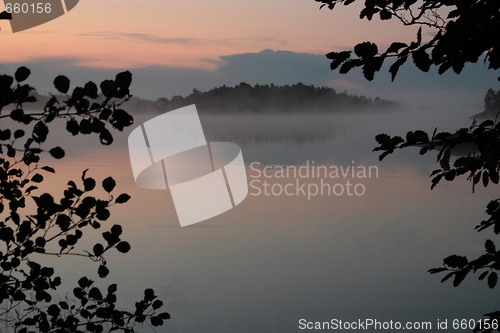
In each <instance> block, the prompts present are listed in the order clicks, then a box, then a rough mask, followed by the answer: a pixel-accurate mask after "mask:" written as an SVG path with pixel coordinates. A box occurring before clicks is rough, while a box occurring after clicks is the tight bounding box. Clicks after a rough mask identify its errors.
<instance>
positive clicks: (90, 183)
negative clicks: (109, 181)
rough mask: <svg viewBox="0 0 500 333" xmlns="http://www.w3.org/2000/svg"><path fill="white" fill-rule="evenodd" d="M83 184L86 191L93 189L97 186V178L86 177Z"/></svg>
mask: <svg viewBox="0 0 500 333" xmlns="http://www.w3.org/2000/svg"><path fill="white" fill-rule="evenodd" d="M83 186H84V187H85V191H86V192H89V191H92V190H93V189H94V188H95V180H94V179H93V178H86V179H85V180H84V181H83Z"/></svg>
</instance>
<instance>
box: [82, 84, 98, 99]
mask: <svg viewBox="0 0 500 333" xmlns="http://www.w3.org/2000/svg"><path fill="white" fill-rule="evenodd" d="M97 94H98V90H97V85H96V84H95V83H94V82H92V81H89V82H87V83H86V84H85V95H87V96H88V97H90V98H92V99H96V98H97Z"/></svg>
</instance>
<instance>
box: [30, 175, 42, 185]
mask: <svg viewBox="0 0 500 333" xmlns="http://www.w3.org/2000/svg"><path fill="white" fill-rule="evenodd" d="M31 181H33V182H35V183H41V182H42V181H43V176H42V175H41V174H39V173H37V174H36V175H34V176H33V177H31Z"/></svg>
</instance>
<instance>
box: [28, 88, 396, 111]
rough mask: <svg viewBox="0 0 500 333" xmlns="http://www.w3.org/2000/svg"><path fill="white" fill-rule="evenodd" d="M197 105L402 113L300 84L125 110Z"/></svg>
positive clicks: (131, 105)
mask: <svg viewBox="0 0 500 333" xmlns="http://www.w3.org/2000/svg"><path fill="white" fill-rule="evenodd" d="M34 95H35V97H36V99H37V100H38V102H37V103H35V104H34V105H29V106H27V108H28V109H31V108H39V107H40V106H42V105H45V103H46V102H47V101H48V99H49V98H50V96H43V95H39V94H37V93H36V92H35V94H34ZM191 104H196V107H197V109H198V112H200V113H224V114H239V113H261V114H270V113H318V112H321V113H333V112H341V111H352V112H356V111H387V110H391V111H394V110H396V111H399V110H401V107H400V105H399V103H397V102H393V101H388V100H385V99H381V98H379V97H376V98H374V99H372V98H371V97H365V96H356V95H348V94H347V92H341V93H338V92H337V91H335V89H332V88H329V87H315V86H313V85H305V84H302V83H297V84H294V85H284V86H276V85H274V84H271V85H259V84H256V85H255V86H251V85H249V84H247V83H240V84H239V85H237V86H235V87H228V86H226V85H223V86H221V87H217V88H214V89H211V90H209V91H207V92H201V91H199V90H197V89H193V92H192V93H191V94H189V95H188V96H185V97H182V96H178V95H177V96H173V97H172V98H170V99H169V98H165V97H162V98H159V99H158V100H156V101H150V100H145V99H140V98H137V97H133V98H131V99H130V100H129V101H128V102H127V103H126V104H124V108H126V109H127V110H129V111H132V112H148V113H149V112H153V113H156V112H157V113H161V112H166V111H171V110H175V109H178V108H181V107H183V106H187V105H191Z"/></svg>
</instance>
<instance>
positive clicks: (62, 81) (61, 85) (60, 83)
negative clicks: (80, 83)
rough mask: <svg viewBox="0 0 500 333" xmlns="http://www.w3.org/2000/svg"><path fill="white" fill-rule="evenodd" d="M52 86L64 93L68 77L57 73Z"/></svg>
mask: <svg viewBox="0 0 500 333" xmlns="http://www.w3.org/2000/svg"><path fill="white" fill-rule="evenodd" d="M54 86H55V87H56V89H57V90H58V91H59V92H61V93H63V94H66V93H67V92H68V90H69V79H68V78H67V77H66V76H64V75H59V76H58V77H56V78H55V79H54Z"/></svg>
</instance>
